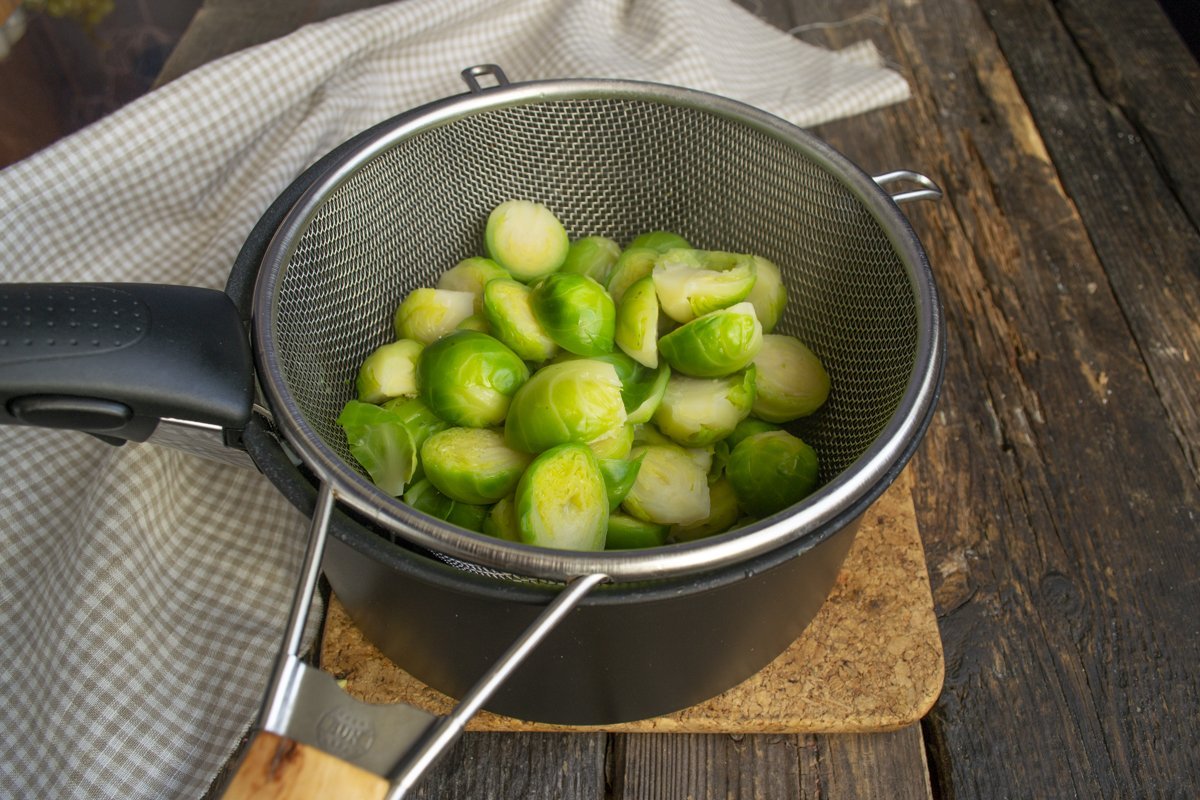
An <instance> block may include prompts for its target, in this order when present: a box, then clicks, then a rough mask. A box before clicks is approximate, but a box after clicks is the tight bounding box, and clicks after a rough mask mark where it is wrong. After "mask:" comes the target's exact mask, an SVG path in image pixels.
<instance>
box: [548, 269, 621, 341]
mask: <svg viewBox="0 0 1200 800" xmlns="http://www.w3.org/2000/svg"><path fill="white" fill-rule="evenodd" d="M529 304H530V306H531V307H532V308H533V316H534V318H535V319H536V320H537V321H538V322H540V323H541V324H542V328H543V329H544V330H545V331H546V334H547V335H548V336H549V337H550V338H551V339H553V340H554V341H555V342H557V343H558V345H559V347H561V348H563V349H564V350H567V351H569V352H572V353H575V354H576V355H580V356H595V355H601V354H602V353H611V352H612V349H613V332H614V329H615V328H616V324H617V323H616V319H617V312H616V308H615V307H614V305H613V300H612V298H611V297H609V296H608V292H606V291H604V287H603V286H601V285H600V284H598V283H596V282H595V281H594V280H592V279H591V278H589V277H587V276H586V275H572V274H569V273H565V272H558V273H555V274H554V275H549V276H547V277H545V278H543V279H541V280H540V281H538V282H537V283H535V284H533V286H532V287H531V290H530V293H529Z"/></svg>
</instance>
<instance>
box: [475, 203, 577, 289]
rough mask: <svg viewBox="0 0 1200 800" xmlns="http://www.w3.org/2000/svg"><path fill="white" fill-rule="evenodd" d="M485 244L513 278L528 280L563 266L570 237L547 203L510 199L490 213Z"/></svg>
mask: <svg viewBox="0 0 1200 800" xmlns="http://www.w3.org/2000/svg"><path fill="white" fill-rule="evenodd" d="M484 246H485V248H486V249H487V252H488V255H490V256H491V257H492V259H494V260H495V261H496V263H498V264H499V265H500V266H502V267H504V268H505V269H506V270H508V271H509V272H510V273H511V274H512V276H513V277H514V278H516V279H517V280H519V281H525V282H528V281H532V280H535V279H537V278H540V277H542V276H544V275H549V274H550V273H551V272H554V271H555V270H557V269H558V268H559V267H561V266H562V263H563V261H564V260H565V259H566V257H567V250H568V249H569V248H570V246H571V240H570V239H569V238H568V237H567V230H566V228H564V227H563V224H562V223H561V222H559V220H558V217H556V216H554V212H552V211H551V210H550V209H548V208H546V206H544V205H542V204H541V203H534V202H532V201H529V200H508V201H506V202H503V203H501V204H500V205H498V206H496V207H495V208H494V209H492V213H490V214H489V215H488V219H487V227H486V229H485V230H484Z"/></svg>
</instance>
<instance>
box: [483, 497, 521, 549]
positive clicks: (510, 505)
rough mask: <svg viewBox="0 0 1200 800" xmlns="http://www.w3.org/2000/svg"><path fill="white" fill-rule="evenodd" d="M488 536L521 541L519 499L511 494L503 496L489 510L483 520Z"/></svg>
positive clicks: (484, 531) (484, 530)
mask: <svg viewBox="0 0 1200 800" xmlns="http://www.w3.org/2000/svg"><path fill="white" fill-rule="evenodd" d="M482 533H486V534H487V535H488V536H495V537H496V538H497V539H504V540H505V541H509V542H519V541H521V529H520V527H519V526H518V525H517V501H516V500H515V499H514V498H513V496H512V495H511V494H510V495H508V496H507V497H502V498H500V499H499V500H497V501H496V503H495V504H494V505H493V506H492V507H491V509H490V510H489V511H488V515H487V518H486V519H484V520H483V531H482Z"/></svg>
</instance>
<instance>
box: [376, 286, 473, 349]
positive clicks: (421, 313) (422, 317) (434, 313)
mask: <svg viewBox="0 0 1200 800" xmlns="http://www.w3.org/2000/svg"><path fill="white" fill-rule="evenodd" d="M473 313H475V295H473V294H471V293H470V292H453V291H450V290H449V289H428V288H421V289H414V290H412V291H411V292H409V293H408V294H407V295H406V296H405V297H404V299H403V300H401V301H400V305H399V306H397V307H396V315H395V318H394V320H393V323H394V326H395V329H396V338H397V339H416V340H417V341H418V342H420V343H421V344H431V343H433V342H435V341H437V340H438V339H440V338H442V337H443V336H445V335H447V334H449V333H453V332H454V329H455V328H457V327H458V324H459V323H460V322H462V321H463V320H464V319H466V318H467V317H469V316H471V315H472V314H473Z"/></svg>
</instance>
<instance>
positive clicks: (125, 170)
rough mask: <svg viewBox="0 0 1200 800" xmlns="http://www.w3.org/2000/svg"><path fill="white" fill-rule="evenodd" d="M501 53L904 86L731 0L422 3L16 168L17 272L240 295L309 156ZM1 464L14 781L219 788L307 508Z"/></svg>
mask: <svg viewBox="0 0 1200 800" xmlns="http://www.w3.org/2000/svg"><path fill="white" fill-rule="evenodd" d="M483 63H497V64H500V65H502V66H503V67H504V69H505V70H506V72H507V74H508V77H509V78H510V79H511V80H514V81H522V80H532V79H543V78H561V77H617V78H635V79H644V80H653V81H659V82H664V83H671V84H677V85H682V86H687V87H692V88H696V89H702V90H707V91H710V92H714V93H717V94H721V95H726V96H729V97H733V98H735V99H738V100H742V101H744V102H747V103H749V104H751V105H754V106H758V107H760V108H762V109H765V110H767V111H770V112H773V113H775V114H777V115H779V116H781V117H784V118H786V119H788V120H791V121H793V122H795V123H797V124H799V125H813V124H816V123H819V122H823V121H826V120H830V119H833V118H836V117H841V116H846V115H850V114H854V113H858V112H862V111H865V110H868V109H871V108H875V107H878V106H882V105H885V104H888V103H892V102H896V101H900V100H903V99H904V98H906V97H907V96H908V87H907V84H906V83H905V81H904V80H903V78H901V77H900V76H899V75H897V74H896V73H895V72H893V71H891V70H889V69H886V68H884V67H883V66H882V65H881V64H880V63H879V60H878V57H877V55H876V53H875V51H874V49H873V48H871V47H870V46H869V45H868V46H858V47H854V48H851V49H849V50H845V51H841V52H830V51H827V50H822V49H820V48H816V47H813V46H810V45H807V44H805V43H803V42H800V41H798V40H796V39H794V38H793V37H791V36H789V35H787V34H786V33H785V32H783V31H780V30H778V29H776V28H774V27H772V26H770V25H768V24H767V23H765V22H763V21H762V20H760V19H758V18H756V17H755V16H754V15H753V14H752V13H750V12H748V11H746V10H745V9H743V8H741V7H739V6H737V5H735V4H733V3H731V2H728V0H589V1H588V2H579V1H578V0H454V2H448V1H447V0H404V2H398V3H393V4H390V5H386V6H381V7H377V8H372V9H369V10H364V11H361V12H356V13H352V14H347V15H344V16H341V17H337V18H334V19H331V20H328V21H326V22H322V23H318V24H314V25H310V26H308V27H305V28H302V29H301V30H299V31H297V32H295V33H294V34H292V35H290V36H287V37H285V38H283V39H280V40H277V41H273V42H270V43H267V44H264V45H261V46H258V47H255V48H252V49H249V50H245V51H242V52H239V53H235V54H233V55H230V56H227V57H225V58H223V59H221V60H219V61H216V62H214V63H212V64H209V65H206V66H205V67H202V68H200V69H197V70H195V71H193V72H191V73H189V74H187V75H185V76H183V77H181V78H179V79H177V80H175V81H173V82H171V83H169V84H167V85H166V86H164V87H162V88H160V89H158V90H156V91H154V92H151V93H150V94H149V95H147V96H145V97H143V98H141V99H139V100H137V101H136V102H134V103H132V104H130V105H129V106H126V107H124V108H122V109H120V110H119V111H117V112H116V113H114V114H112V115H110V116H109V117H106V118H104V119H102V120H101V121H99V122H97V123H95V124H94V125H92V126H90V127H88V128H86V129H84V130H82V131H80V132H79V133H77V134H75V135H72V136H70V137H68V138H67V139H65V140H62V141H61V142H59V143H57V144H55V145H53V146H51V147H49V148H47V149H46V150H44V151H42V152H40V153H37V154H35V155H34V156H32V157H30V158H28V159H26V160H24V161H22V162H19V163H17V164H14V165H12V166H11V167H9V168H7V169H5V170H3V171H0V265H2V266H0V270H2V271H0V280H3V281H5V282H10V283H11V282H23V281H137V282H162V283H184V284H192V285H198V286H207V287H214V288H220V287H222V286H223V284H224V282H225V279H226V276H227V274H228V272H229V269H230V267H231V265H232V263H233V260H234V258H235V256H236V254H237V252H238V249H239V248H240V246H241V244H242V242H243V240H244V239H245V237H246V235H247V234H248V232H249V231H250V229H251V227H252V226H253V225H254V223H255V221H256V220H257V219H258V217H259V215H260V214H261V213H262V212H263V211H264V210H265V208H266V207H267V205H268V204H269V203H270V202H271V200H273V199H274V198H275V196H276V195H277V194H279V193H280V192H281V190H282V189H283V188H284V187H286V186H287V184H288V183H289V182H290V181H291V180H292V179H293V178H295V177H296V176H297V175H298V174H299V173H300V172H301V171H302V170H303V169H304V168H305V167H306V166H307V165H309V164H311V163H312V162H313V161H315V160H316V159H317V158H319V157H320V156H321V155H323V154H324V153H325V152H327V151H328V150H330V149H331V148H333V147H334V146H336V145H337V144H339V143H340V142H342V141H343V140H345V139H346V138H348V137H350V136H351V135H353V134H354V133H356V132H358V131H360V130H362V129H364V128H366V127H368V126H370V125H372V124H374V123H376V122H378V121H380V120H382V119H385V118H387V117H389V116H392V115H394V114H396V113H399V112H401V111H403V110H406V109H409V108H412V107H414V106H417V105H419V104H421V103H424V102H427V101H430V100H433V99H436V98H440V97H445V96H448V95H452V94H459V93H461V92H462V91H464V86H463V83H462V80H461V78H460V72H461V70H462V69H463V68H464V67H467V66H471V65H475V64H483ZM6 113H7V112H6ZM3 322H4V320H0V324H3ZM6 338H7V337H6V336H5V334H4V331H3V330H2V329H0V347H2V346H3V344H2V340H5V339H6ZM2 357H3V354H2V353H0V358H2ZM0 474H2V475H3V480H0V563H2V564H3V580H2V581H0V687H2V690H3V691H2V694H0V696H2V697H3V702H2V703H0V749H2V751H3V753H4V757H3V758H2V759H0V796H3V797H20V798H31V797H55V798H89V799H91V800H94V799H95V798H104V797H110V798H123V799H124V800H129V799H130V798H164V797H197V796H199V795H201V794H203V793H204V791H205V790H206V788H207V787H208V786H209V784H210V782H211V781H212V779H213V777H214V775H216V774H217V772H218V771H219V769H220V768H221V766H222V765H223V764H224V763H225V761H226V760H227V758H228V757H229V756H230V754H231V752H232V751H233V749H234V747H235V746H236V744H237V742H238V740H239V738H240V736H241V734H242V733H243V732H244V731H245V730H246V728H247V726H248V725H249V724H250V723H251V722H252V721H253V719H254V717H255V714H256V711H257V707H258V704H259V702H260V700H261V697H262V692H263V691H264V689H265V687H266V683H267V680H268V676H269V671H270V666H271V662H272V659H273V657H274V654H275V649H276V647H277V646H278V643H279V640H280V637H281V634H282V628H283V625H284V623H285V620H286V618H287V612H288V605H289V603H290V600H291V593H292V591H293V588H294V585H295V582H296V577H297V576H296V570H297V568H298V563H299V560H300V554H301V552H302V550H303V539H304V532H305V530H306V521H305V520H304V519H303V518H302V516H301V515H300V514H299V513H298V512H296V511H295V510H293V509H292V508H291V507H290V506H289V505H288V503H287V502H286V501H285V500H284V499H283V498H282V497H281V496H280V495H279V494H278V492H276V491H275V490H274V489H273V487H271V486H270V485H269V484H268V483H267V481H266V480H265V479H264V478H263V477H262V476H260V475H259V474H258V473H256V472H253V471H250V470H245V469H239V468H236V467H229V466H222V465H219V464H216V463H212V462H209V461H205V460H204V459H201V458H198V457H194V456H190V455H184V454H181V453H179V452H175V451H171V450H166V449H162V448H158V447H156V446H153V445H140V446H126V447H120V448H114V447H110V446H109V445H106V444H103V443H101V442H99V441H97V440H95V439H92V438H90V437H88V436H85V435H83V434H77V433H72V432H63V431H44V430H32V429H25V428H15V427H0Z"/></svg>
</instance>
